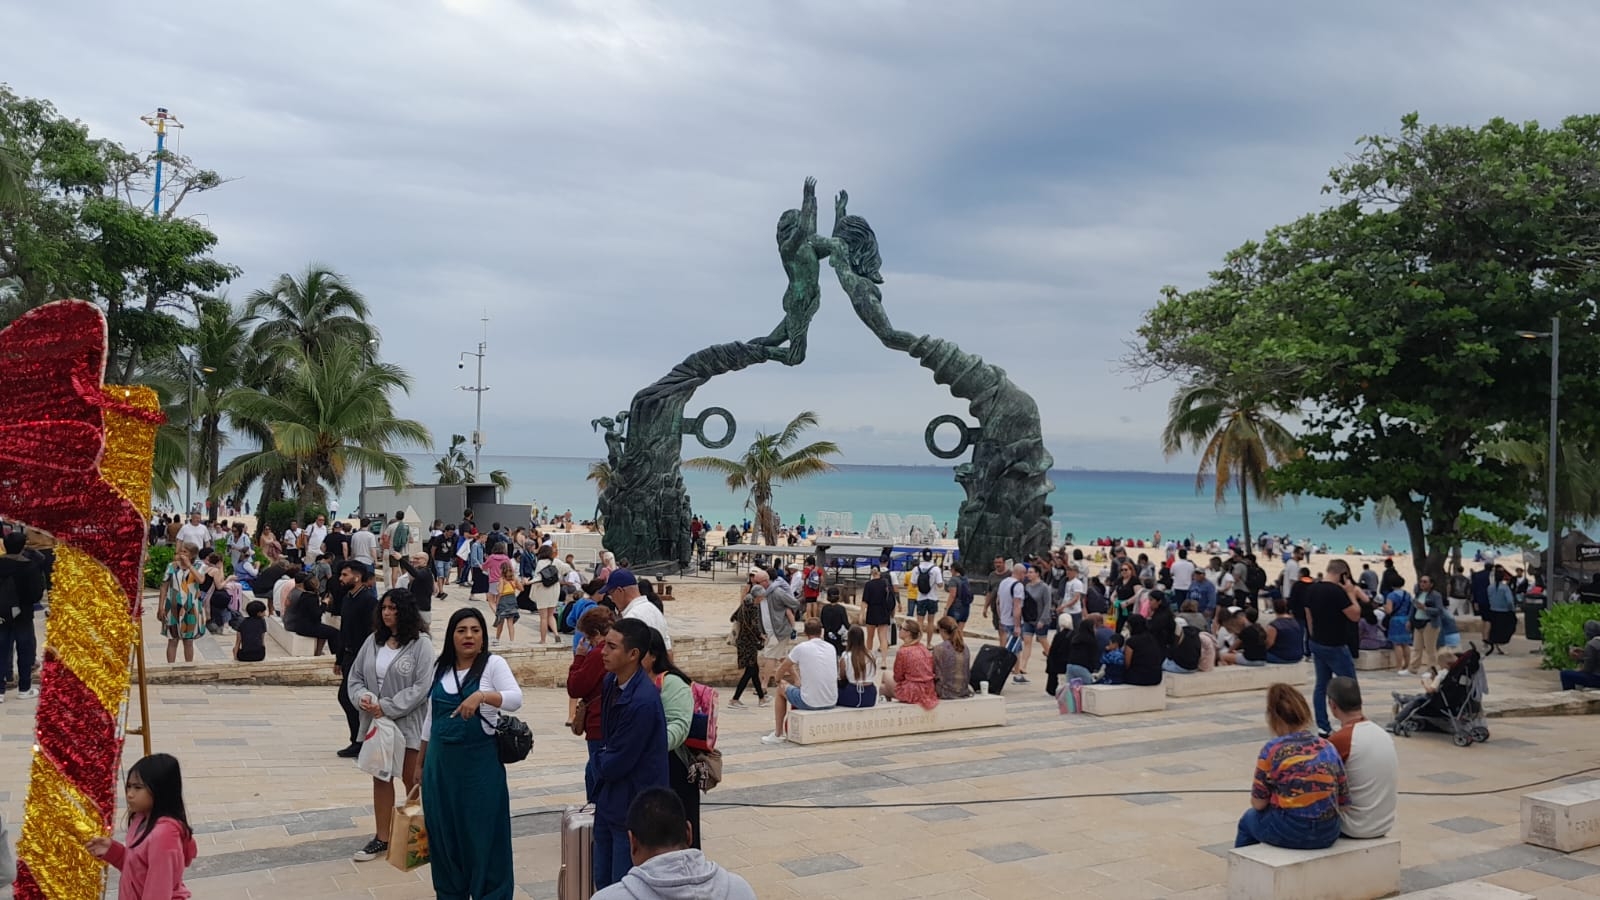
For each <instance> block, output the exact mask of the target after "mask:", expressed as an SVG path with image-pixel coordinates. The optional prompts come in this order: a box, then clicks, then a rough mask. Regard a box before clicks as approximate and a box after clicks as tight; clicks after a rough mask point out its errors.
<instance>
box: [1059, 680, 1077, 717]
mask: <svg viewBox="0 0 1600 900" xmlns="http://www.w3.org/2000/svg"><path fill="white" fill-rule="evenodd" d="M1056 707H1057V708H1058V709H1060V710H1061V714H1062V715H1063V716H1066V715H1071V714H1073V713H1079V712H1083V679H1081V678H1073V679H1071V680H1069V681H1068V682H1067V683H1066V684H1063V685H1062V686H1061V688H1060V690H1058V691H1056Z"/></svg>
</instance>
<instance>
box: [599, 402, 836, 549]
mask: <svg viewBox="0 0 1600 900" xmlns="http://www.w3.org/2000/svg"><path fill="white" fill-rule="evenodd" d="M817 421H818V419H817V414H816V413H814V412H810V411H809V410H808V411H806V412H803V413H801V414H799V415H798V416H795V417H794V418H793V419H791V420H790V421H789V424H788V425H785V426H784V428H783V430H782V431H780V432H778V433H777V434H765V433H757V434H756V439H755V440H754V441H752V442H751V444H750V447H749V449H747V450H745V452H744V455H743V456H742V457H740V458H739V459H722V458H721V457H716V456H697V457H695V458H694V459H686V460H684V462H683V464H684V465H686V466H688V467H689V468H691V469H700V470H702V471H706V472H716V473H717V474H719V475H722V476H724V478H725V480H726V481H727V483H728V489H729V490H731V491H734V492H738V491H742V490H745V489H746V488H748V489H749V491H750V499H749V500H748V501H746V503H745V505H746V507H750V506H754V507H755V511H756V530H757V532H758V533H759V534H760V535H761V539H762V540H764V541H765V542H766V543H767V544H769V545H771V544H776V543H777V542H778V515H777V513H775V512H773V510H772V486H773V484H775V483H781V482H785V481H795V480H797V479H801V478H807V477H810V476H812V475H820V474H822V473H823V472H831V471H833V468H834V466H833V464H832V463H830V462H828V460H827V457H830V456H834V455H837V454H838V453H839V445H837V444H835V443H834V442H833V441H814V442H812V443H810V444H807V445H805V446H804V447H799V448H795V445H796V444H798V443H799V442H800V438H801V437H802V436H804V434H805V432H806V431H807V430H808V429H811V428H815V427H816V425H817ZM590 477H591V478H592V477H594V475H593V469H592V468H591V474H590Z"/></svg>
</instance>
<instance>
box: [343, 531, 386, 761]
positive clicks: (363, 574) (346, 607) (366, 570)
mask: <svg viewBox="0 0 1600 900" xmlns="http://www.w3.org/2000/svg"><path fill="white" fill-rule="evenodd" d="M372 580H373V572H372V567H371V566H369V565H366V564H364V563H361V562H358V561H356V560H353V559H352V560H346V561H345V563H344V565H343V566H342V567H341V568H340V569H339V584H340V585H342V586H343V587H344V589H345V590H346V591H347V592H348V594H347V595H346V596H345V598H344V602H343V603H342V604H341V605H340V607H339V655H338V656H336V657H335V658H334V659H335V662H334V664H333V674H335V675H338V676H339V705H340V706H342V707H344V717H345V719H346V721H347V722H348V723H349V725H350V746H348V747H346V748H344V749H343V750H340V751H339V754H338V755H340V756H342V757H345V758H346V759H353V758H355V757H356V756H358V755H360V753H361V743H360V741H359V739H358V738H359V735H358V733H357V728H358V727H359V722H360V713H359V712H358V711H357V710H356V706H355V704H354V703H352V702H351V701H350V691H349V687H350V667H351V666H353V665H355V662H356V653H357V652H358V651H360V650H361V646H362V645H363V644H365V643H366V642H367V638H369V637H371V636H372V617H373V613H374V612H376V610H377V609H378V590H377V588H375V587H373V585H372Z"/></svg>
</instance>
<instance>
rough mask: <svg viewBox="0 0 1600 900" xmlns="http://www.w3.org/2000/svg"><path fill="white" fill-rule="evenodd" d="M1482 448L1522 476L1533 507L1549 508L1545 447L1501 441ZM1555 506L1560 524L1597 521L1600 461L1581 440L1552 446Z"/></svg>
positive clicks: (1599, 515) (1537, 443)
mask: <svg viewBox="0 0 1600 900" xmlns="http://www.w3.org/2000/svg"><path fill="white" fill-rule="evenodd" d="M1482 449H1483V453H1484V455H1485V456H1487V457H1489V458H1490V459H1494V460H1498V461H1500V462H1502V463H1505V464H1507V465H1509V466H1512V467H1514V468H1518V469H1521V470H1522V471H1523V472H1524V473H1526V475H1527V478H1528V482H1529V485H1530V486H1531V493H1532V496H1531V497H1530V498H1529V499H1530V503H1531V504H1532V505H1533V506H1536V507H1538V508H1540V509H1543V508H1544V507H1545V506H1547V505H1549V503H1550V499H1549V496H1548V494H1547V493H1546V490H1547V489H1546V481H1545V478H1546V475H1547V473H1548V472H1549V468H1548V466H1549V464H1550V463H1549V461H1550V445H1549V444H1547V443H1546V442H1544V441H1524V440H1517V439H1514V438H1502V439H1499V440H1494V441H1489V442H1488V443H1486V444H1484V445H1483V448H1482ZM1556 507H1557V510H1558V512H1559V513H1560V514H1561V518H1562V520H1563V524H1567V523H1583V524H1586V525H1587V524H1593V523H1594V522H1596V521H1600V459H1596V458H1595V456H1594V454H1593V452H1592V451H1591V448H1590V447H1588V446H1587V445H1586V444H1585V443H1584V442H1583V441H1567V442H1564V443H1561V444H1558V445H1557V447H1556ZM1547 514H1548V512H1547Z"/></svg>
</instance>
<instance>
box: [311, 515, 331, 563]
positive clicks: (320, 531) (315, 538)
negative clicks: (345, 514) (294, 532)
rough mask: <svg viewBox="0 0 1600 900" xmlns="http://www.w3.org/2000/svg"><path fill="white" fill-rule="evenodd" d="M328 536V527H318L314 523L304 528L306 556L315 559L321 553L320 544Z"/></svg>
mask: <svg viewBox="0 0 1600 900" xmlns="http://www.w3.org/2000/svg"><path fill="white" fill-rule="evenodd" d="M327 536H328V526H326V525H318V524H316V523H315V522H313V523H311V524H310V525H307V526H306V556H307V557H309V558H311V559H316V558H317V554H318V553H321V552H322V542H323V540H324V539H326V538H327Z"/></svg>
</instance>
